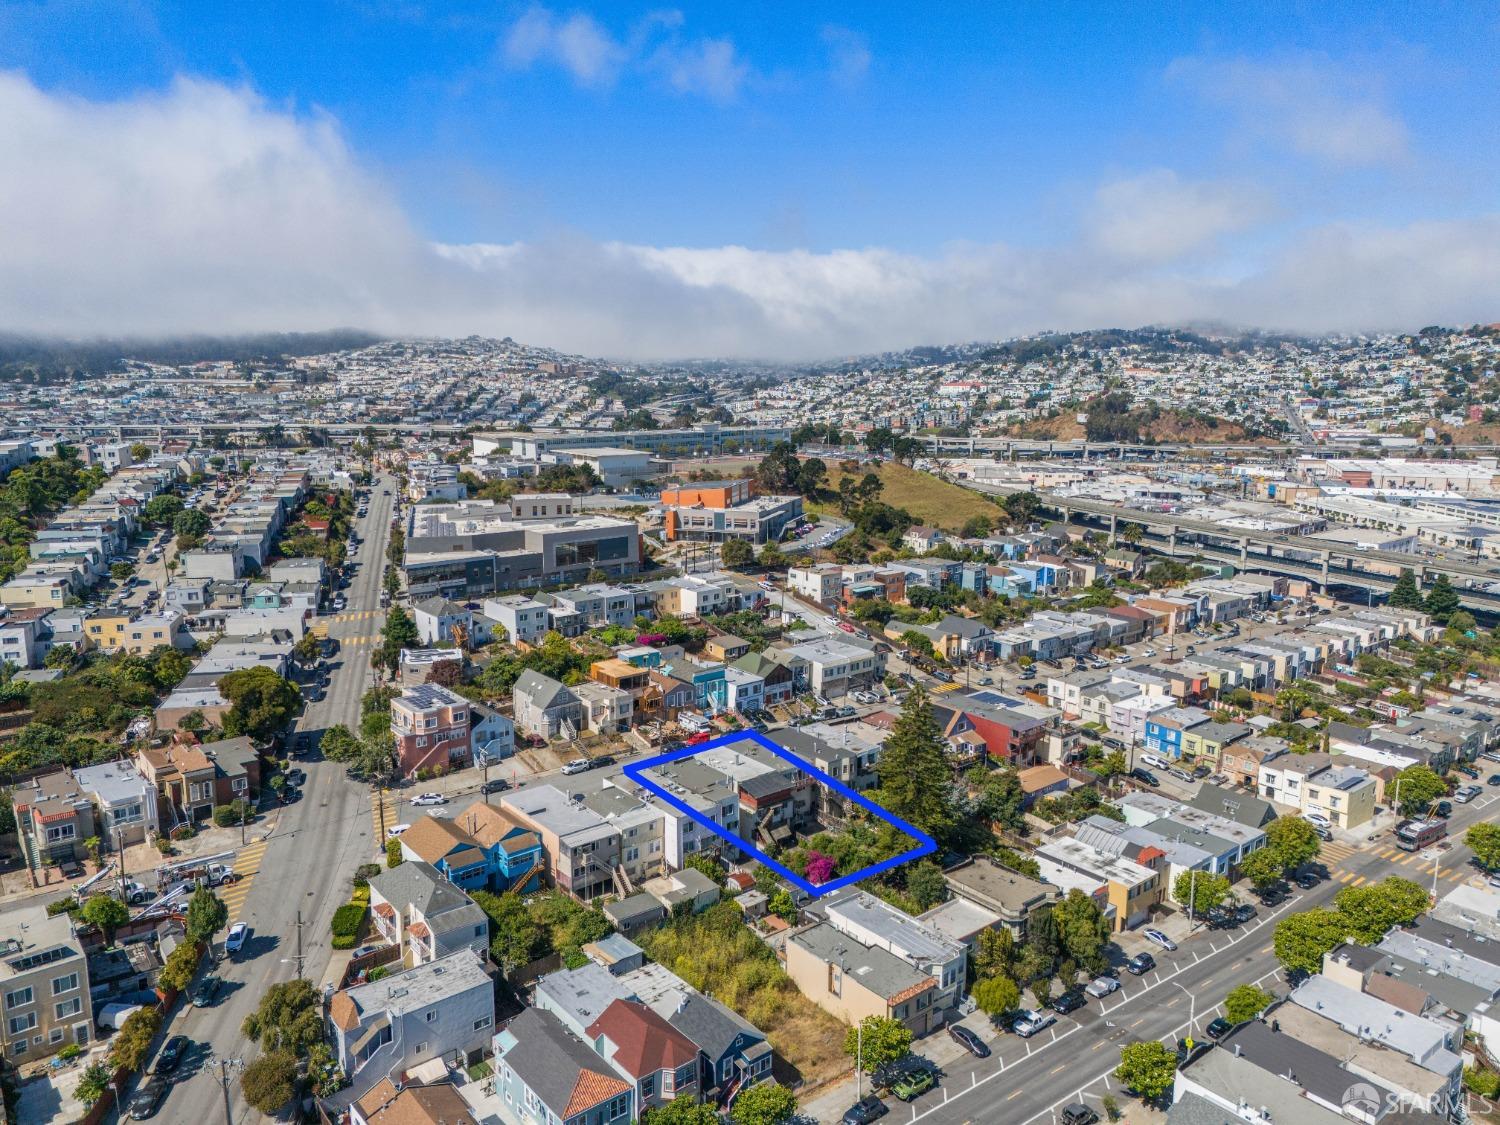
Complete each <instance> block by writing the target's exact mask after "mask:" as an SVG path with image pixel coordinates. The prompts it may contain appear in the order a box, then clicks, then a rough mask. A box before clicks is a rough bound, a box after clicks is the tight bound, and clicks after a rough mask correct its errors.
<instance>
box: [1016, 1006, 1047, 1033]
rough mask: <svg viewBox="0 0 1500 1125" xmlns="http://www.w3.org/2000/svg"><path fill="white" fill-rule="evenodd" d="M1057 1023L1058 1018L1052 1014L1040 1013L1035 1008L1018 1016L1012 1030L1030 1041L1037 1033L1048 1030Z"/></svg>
mask: <svg viewBox="0 0 1500 1125" xmlns="http://www.w3.org/2000/svg"><path fill="white" fill-rule="evenodd" d="M1056 1022H1057V1017H1056V1016H1055V1015H1053V1014H1052V1013H1051V1012H1046V1011H1038V1010H1036V1009H1035V1008H1033V1009H1032V1010H1031V1011H1028V1012H1022V1013H1021V1014H1020V1015H1019V1016H1017V1017H1016V1020H1015V1022H1014V1023H1013V1024H1011V1030H1012V1031H1014V1032H1015V1033H1016V1034H1017V1035H1019V1036H1020V1037H1021V1038H1022V1039H1030V1038H1031V1037H1032V1036H1033V1035H1035V1034H1036V1033H1037V1032H1039V1031H1045V1030H1047V1028H1049V1027H1051V1026H1052V1025H1053V1024H1055V1023H1056Z"/></svg>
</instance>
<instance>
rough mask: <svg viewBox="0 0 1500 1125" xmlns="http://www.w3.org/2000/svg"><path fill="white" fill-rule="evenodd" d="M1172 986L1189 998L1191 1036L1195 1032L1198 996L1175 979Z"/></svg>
mask: <svg viewBox="0 0 1500 1125" xmlns="http://www.w3.org/2000/svg"><path fill="white" fill-rule="evenodd" d="M1172 987H1173V988H1176V989H1177V990H1178V991H1180V992H1181V993H1182V994H1183V995H1184V996H1186V997H1187V998H1188V1035H1189V1037H1191V1036H1192V1034H1193V1024H1194V1022H1195V1021H1196V1020H1197V1011H1198V997H1197V996H1195V995H1194V994H1193V993H1192V992H1190V991H1188V989H1186V988H1184V987H1183V986H1182V985H1180V984H1178V983H1177V982H1176V981H1175V980H1174V981H1173V982H1172Z"/></svg>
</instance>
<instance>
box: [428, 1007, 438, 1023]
mask: <svg viewBox="0 0 1500 1125" xmlns="http://www.w3.org/2000/svg"><path fill="white" fill-rule="evenodd" d="M435 1019H437V1009H436V1008H434V1009H433V1010H432V1011H430V1012H428V1013H427V1022H428V1023H431V1022H432V1021H433V1020H435Z"/></svg>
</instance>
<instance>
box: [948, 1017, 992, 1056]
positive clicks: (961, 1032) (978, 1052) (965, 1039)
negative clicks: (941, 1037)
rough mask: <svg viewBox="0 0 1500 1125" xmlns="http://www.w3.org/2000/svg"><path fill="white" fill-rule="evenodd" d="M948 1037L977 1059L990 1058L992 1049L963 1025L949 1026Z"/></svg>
mask: <svg viewBox="0 0 1500 1125" xmlns="http://www.w3.org/2000/svg"><path fill="white" fill-rule="evenodd" d="M948 1037H949V1038H950V1039H952V1040H953V1041H954V1042H955V1043H957V1044H958V1045H959V1046H960V1047H962V1048H963V1049H964V1050H966V1051H968V1052H969V1054H971V1055H973V1056H974V1057H975V1058H976V1059H987V1058H989V1057H990V1049H989V1048H988V1047H987V1046H985V1042H984V1040H983V1039H981V1038H979V1036H978V1035H976V1034H974V1032H972V1031H970V1030H969V1029H968V1028H967V1027H964V1026H963V1025H962V1024H957V1023H955V1024H949V1025H948Z"/></svg>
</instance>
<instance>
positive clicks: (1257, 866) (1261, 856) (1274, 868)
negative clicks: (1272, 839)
mask: <svg viewBox="0 0 1500 1125" xmlns="http://www.w3.org/2000/svg"><path fill="white" fill-rule="evenodd" d="M1240 874H1242V875H1244V876H1245V878H1247V879H1249V880H1250V885H1251V886H1252V887H1254V888H1255V889H1256V890H1257V891H1267V890H1270V889H1271V888H1272V887H1274V886H1275V885H1276V884H1277V883H1279V882H1281V877H1282V876H1283V875H1285V874H1286V867H1285V866H1284V865H1283V864H1282V862H1281V857H1280V856H1279V855H1278V854H1277V853H1276V850H1275V849H1274V848H1261V849H1260V850H1259V851H1253V852H1251V853H1250V854H1249V855H1247V856H1246V857H1245V858H1244V859H1243V860H1242V861H1241V862H1240Z"/></svg>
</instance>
